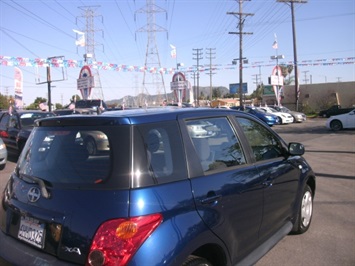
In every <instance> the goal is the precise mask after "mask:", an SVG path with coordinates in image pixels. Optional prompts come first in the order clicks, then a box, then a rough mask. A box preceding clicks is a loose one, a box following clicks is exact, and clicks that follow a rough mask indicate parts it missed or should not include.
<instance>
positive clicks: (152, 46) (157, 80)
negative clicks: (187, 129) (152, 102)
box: [136, 0, 167, 100]
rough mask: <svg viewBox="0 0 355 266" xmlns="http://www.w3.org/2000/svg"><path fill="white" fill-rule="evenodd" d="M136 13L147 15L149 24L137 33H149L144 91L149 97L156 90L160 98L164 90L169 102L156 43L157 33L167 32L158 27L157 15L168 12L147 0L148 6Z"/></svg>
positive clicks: (152, 0) (153, 0)
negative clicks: (150, 70)
mask: <svg viewBox="0 0 355 266" xmlns="http://www.w3.org/2000/svg"><path fill="white" fill-rule="evenodd" d="M136 13H144V14H146V15H147V24H146V25H145V26H143V27H141V28H140V29H138V30H137V32H147V35H148V42H147V50H146V54H145V63H144V66H145V69H146V71H144V76H143V89H144V90H145V92H146V93H147V94H148V95H149V91H152V90H153V89H155V90H156V92H157V94H158V96H160V95H161V93H162V89H163V90H164V94H165V98H166V100H167V95H166V90H165V84H164V78H163V73H161V72H159V71H158V70H159V69H160V68H161V64H160V58H159V52H158V46H157V43H156V33H157V32H167V30H166V29H164V28H163V27H161V26H159V25H157V24H156V23H155V14H157V13H166V11H165V10H164V9H162V8H160V7H159V6H157V5H156V4H155V0H146V5H145V6H144V7H143V8H141V9H139V10H137V11H136ZM151 68H153V69H155V70H156V71H152V73H148V72H149V69H151ZM148 74H149V77H148V76H147V75H148Z"/></svg>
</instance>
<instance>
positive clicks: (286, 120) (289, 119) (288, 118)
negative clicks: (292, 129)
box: [260, 106, 294, 124]
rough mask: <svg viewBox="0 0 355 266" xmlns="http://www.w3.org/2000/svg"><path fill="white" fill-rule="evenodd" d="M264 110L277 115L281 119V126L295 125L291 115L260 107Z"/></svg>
mask: <svg viewBox="0 0 355 266" xmlns="http://www.w3.org/2000/svg"><path fill="white" fill-rule="evenodd" d="M260 108H261V109H262V110H264V111H265V112H267V113H271V114H273V115H276V116H277V117H278V118H279V121H280V124H291V123H293V120H294V119H293V116H292V115H290V114H289V113H284V112H279V111H277V110H276V109H274V108H271V107H267V106H265V107H260Z"/></svg>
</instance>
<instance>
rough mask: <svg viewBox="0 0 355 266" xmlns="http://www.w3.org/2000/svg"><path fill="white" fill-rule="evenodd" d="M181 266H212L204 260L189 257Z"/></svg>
mask: <svg viewBox="0 0 355 266" xmlns="http://www.w3.org/2000/svg"><path fill="white" fill-rule="evenodd" d="M182 266H212V264H211V263H210V262H209V261H208V260H206V259H205V258H201V257H198V256H193V255H191V256H189V257H188V258H187V260H186V261H185V262H184V263H183V264H182Z"/></svg>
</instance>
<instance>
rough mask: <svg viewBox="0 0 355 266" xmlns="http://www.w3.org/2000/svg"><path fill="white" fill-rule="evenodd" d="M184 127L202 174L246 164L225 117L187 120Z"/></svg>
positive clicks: (235, 136)
mask: <svg viewBox="0 0 355 266" xmlns="http://www.w3.org/2000/svg"><path fill="white" fill-rule="evenodd" d="M186 125H187V129H188V133H189V136H190V138H191V141H192V143H193V145H194V148H195V150H196V153H197V156H198V157H199V159H200V161H201V166H202V169H203V171H204V172H208V171H213V170H225V169H226V168H228V167H232V166H236V165H242V164H245V163H246V160H245V156H244V153H243V151H242V149H241V146H240V144H239V143H240V142H239V139H238V137H237V135H236V134H235V132H234V130H233V127H232V126H231V124H230V122H229V120H228V119H227V118H226V117H217V118H203V119H195V120H188V121H187V122H186Z"/></svg>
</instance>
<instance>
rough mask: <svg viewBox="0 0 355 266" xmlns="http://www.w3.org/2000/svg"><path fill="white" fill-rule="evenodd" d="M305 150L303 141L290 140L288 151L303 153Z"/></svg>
mask: <svg viewBox="0 0 355 266" xmlns="http://www.w3.org/2000/svg"><path fill="white" fill-rule="evenodd" d="M304 152H305V149H304V146H303V144H301V143H297V142H290V143H289V144H288V153H289V154H290V155H303V154H304Z"/></svg>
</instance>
